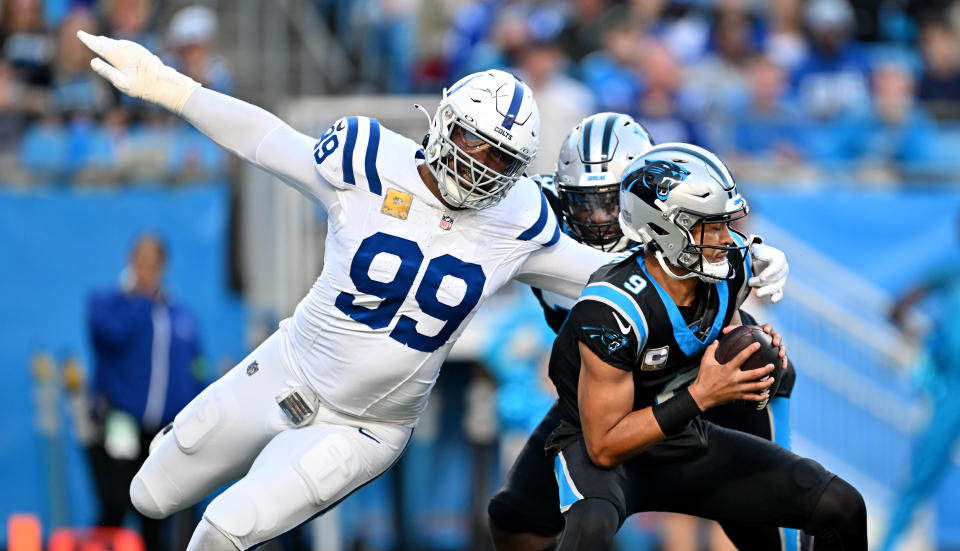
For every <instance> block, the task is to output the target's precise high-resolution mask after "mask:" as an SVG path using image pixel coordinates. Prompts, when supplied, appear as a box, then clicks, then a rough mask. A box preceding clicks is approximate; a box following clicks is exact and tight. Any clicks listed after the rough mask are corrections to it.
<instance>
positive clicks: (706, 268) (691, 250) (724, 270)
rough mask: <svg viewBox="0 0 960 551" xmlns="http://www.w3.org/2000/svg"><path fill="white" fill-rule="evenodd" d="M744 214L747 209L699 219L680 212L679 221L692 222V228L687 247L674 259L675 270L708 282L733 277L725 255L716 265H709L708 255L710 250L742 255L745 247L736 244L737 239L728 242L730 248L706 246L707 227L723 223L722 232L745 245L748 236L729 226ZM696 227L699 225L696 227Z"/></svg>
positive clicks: (726, 246) (697, 216) (731, 268)
mask: <svg viewBox="0 0 960 551" xmlns="http://www.w3.org/2000/svg"><path fill="white" fill-rule="evenodd" d="M746 215H747V212H746V207H744V209H743V210H741V211H738V212H733V213H728V214H727V215H724V216H719V217H716V216H711V217H699V215H697V214H695V213H687V212H682V213H681V214H680V215H679V216H678V218H688V219H693V220H695V222H694V223H693V227H692V228H690V229H689V232H690V237H689V242H690V245H687V247H685V248H684V249H683V251H681V252H680V254H679V255H678V256H677V264H678V265H679V266H678V267H681V268H683V269H685V270H687V271H688V272H690V273H693V274H696V275H697V276H698V277H700V279H702V280H704V281H708V282H713V281H720V280H726V279H731V278H732V277H733V276H734V269H733V265H732V264H730V262H729V261H728V260H727V257H726V256H724V257H723V259H722V260H720V261H718V262H710V260H709V259H708V255H709V256H712V254H711V251H736V250H739V251H741V253H743V251H744V250H745V249H746V245H738V244H737V240H734V239H731V240H730V244H729V245H723V244H722V242H721V243H720V244H708V243H706V235H707V233H708V230H707V227H708V226H713V225H717V224H722V229H723V230H725V231H726V232H729V234H731V235H736V236H737V237H738V238H739V242H740V243H744V244H745V243H747V236H745V235H744V234H742V233H740V232H739V231H737V230H735V229H733V228H732V227H731V226H730V223H731V222H733V221H734V220H739V219H741V218H743V217H745V216H746ZM698 225H699V226H698Z"/></svg>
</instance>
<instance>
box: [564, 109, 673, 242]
mask: <svg viewBox="0 0 960 551" xmlns="http://www.w3.org/2000/svg"><path fill="white" fill-rule="evenodd" d="M653 144H654V142H653V138H651V137H650V133H649V132H647V129H646V128H644V127H643V125H641V124H639V123H638V122H636V121H635V120H633V118H632V117H630V116H629V115H624V114H622V113H598V114H596V115H591V116H589V117H587V118H585V119H583V120H582V121H580V123H579V124H577V125H576V126H575V127H573V130H571V131H570V134H568V135H567V138H566V139H565V140H564V141H563V145H562V146H561V147H560V155H559V156H558V158H557V174H556V177H555V181H556V183H557V187H558V189H559V192H560V205H561V210H562V214H563V221H564V225H565V229H567V230H568V232H569V233H572V236H573V237H574V238H575V239H577V240H579V241H581V242H583V243H586V244H587V245H590V246H591V247H594V248H597V249H600V250H602V251H612V252H617V251H623V250H626V249H627V248H628V247H629V246H630V245H631V241H630V239H629V238H627V237H626V236H624V235H623V232H622V231H620V225H619V223H618V221H617V220H618V216H619V213H620V180H621V178H622V176H623V174H624V170H626V168H627V167H628V166H629V165H630V163H631V162H633V160H634V159H636V158H637V157H639V156H640V155H643V154H644V153H646V152H647V150H648V149H650V148H651V147H653Z"/></svg>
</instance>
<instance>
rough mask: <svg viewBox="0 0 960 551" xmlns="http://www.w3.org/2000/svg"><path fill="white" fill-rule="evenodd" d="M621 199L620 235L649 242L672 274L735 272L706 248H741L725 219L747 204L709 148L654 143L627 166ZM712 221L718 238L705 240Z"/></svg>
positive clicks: (711, 276)
mask: <svg viewBox="0 0 960 551" xmlns="http://www.w3.org/2000/svg"><path fill="white" fill-rule="evenodd" d="M620 204H621V211H620V225H621V229H622V230H623V232H624V235H626V236H628V237H630V238H631V239H634V240H636V241H640V242H643V243H647V244H648V246H651V247H652V248H653V250H654V253H655V255H656V257H657V260H658V261H659V262H660V264H661V266H662V267H663V268H664V270H665V271H666V272H667V273H668V274H669V275H670V276H671V277H673V278H675V279H687V278H690V277H699V278H700V279H701V280H703V281H707V282H716V281H720V280H725V279H730V278H732V277H733V276H734V273H735V271H734V269H733V265H732V264H731V263H730V260H729V258H728V257H727V256H726V255H724V257H723V258H722V260H719V261H717V262H710V258H715V257H716V256H717V255H715V254H713V253H712V252H711V251H716V250H722V251H733V250H740V251H741V252H743V251H744V250H745V249H746V243H747V240H746V238H745V237H744V236H743V234H741V233H739V232H737V231H736V230H733V229H732V228H730V223H731V222H733V221H735V220H738V219H740V218H743V217H744V216H746V215H747V214H748V212H749V209H748V207H747V203H746V201H745V200H744V199H743V197H741V196H740V194H739V192H737V189H736V183H735V182H734V180H733V176H731V175H730V172H729V171H728V170H727V168H726V166H725V165H724V164H723V163H722V162H721V161H720V159H718V158H717V157H716V156H714V155H713V154H712V153H710V152H709V151H706V150H705V149H702V148H699V147H696V146H693V145H689V144H662V145H660V146H656V147H654V148H653V149H651V150H650V151H648V152H647V154H645V155H644V156H643V157H641V158H639V159H637V160H636V161H634V162H633V164H631V166H630V168H629V169H628V170H627V174H626V175H625V176H624V181H623V186H622V188H621V192H620ZM697 224H700V226H699V227H697ZM717 224H721V225H722V227H721V228H716V230H722V231H721V232H720V233H719V234H718V235H719V238H714V237H711V240H709V241H708V240H707V239H706V237H705V236H706V235H707V233H708V227H709V226H716V225H717ZM695 234H699V235H695ZM668 264H669V265H670V266H673V267H674V268H679V269H680V271H681V272H682V273H677V271H676V270H675V269H670V268H669V267H668V266H667V265H668Z"/></svg>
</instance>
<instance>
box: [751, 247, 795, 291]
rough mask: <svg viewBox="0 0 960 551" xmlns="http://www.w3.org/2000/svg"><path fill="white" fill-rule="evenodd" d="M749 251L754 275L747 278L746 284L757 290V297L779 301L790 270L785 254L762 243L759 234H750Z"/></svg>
mask: <svg viewBox="0 0 960 551" xmlns="http://www.w3.org/2000/svg"><path fill="white" fill-rule="evenodd" d="M749 253H750V265H751V267H752V268H753V273H754V276H753V277H751V278H750V279H749V280H747V285H749V286H751V287H753V288H754V289H756V290H757V298H766V297H769V299H768V300H770V302H774V303H776V302H780V300H781V299H782V298H783V286H784V285H786V284H787V274H788V273H789V272H790V266H789V265H788V264H787V257H786V255H784V254H783V251H781V250H780V249H777V248H776V247H771V246H770V245H764V244H763V239H762V238H761V237H760V236H759V235H751V236H750V247H749Z"/></svg>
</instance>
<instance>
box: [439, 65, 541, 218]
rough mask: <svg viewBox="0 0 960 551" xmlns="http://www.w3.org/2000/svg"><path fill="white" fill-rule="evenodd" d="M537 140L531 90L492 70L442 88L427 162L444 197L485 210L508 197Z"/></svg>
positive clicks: (453, 203)
mask: <svg viewBox="0 0 960 551" xmlns="http://www.w3.org/2000/svg"><path fill="white" fill-rule="evenodd" d="M458 142H459V144H458ZM539 143H540V111H539V109H538V108H537V103H536V101H534V99H533V92H531V91H530V88H529V87H528V86H527V85H526V84H524V83H523V82H522V81H520V80H519V79H518V78H516V77H514V76H513V75H511V74H510V73H506V72H504V71H498V70H489V71H484V72H482V73H473V74H472V75H467V76H466V77H464V78H462V79H460V80H459V81H457V82H456V83H455V84H454V85H453V86H451V87H450V88H449V89H446V90H444V91H443V98H442V99H441V100H440V105H439V106H438V107H437V111H436V113H435V114H434V115H433V120H432V122H431V125H430V133H429V134H428V135H427V141H426V144H425V146H426V157H427V159H426V160H427V165H428V166H429V168H430V172H431V173H432V174H433V176H434V177H435V178H436V179H437V182H438V184H439V188H440V195H441V196H442V197H443V200H444V201H446V202H447V203H448V204H449V205H451V206H453V207H454V208H470V209H483V208H487V207H491V206H493V205H495V204H497V203H499V202H500V201H501V200H502V199H503V198H504V197H506V195H507V192H508V191H510V188H511V187H513V185H514V184H515V183H516V182H517V180H518V179H519V178H520V176H521V175H523V172H524V171H525V170H526V169H527V166H528V165H529V164H530V163H531V162H532V161H533V159H534V157H535V156H536V154H537V147H538V145H539ZM481 160H484V161H485V162H481Z"/></svg>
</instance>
